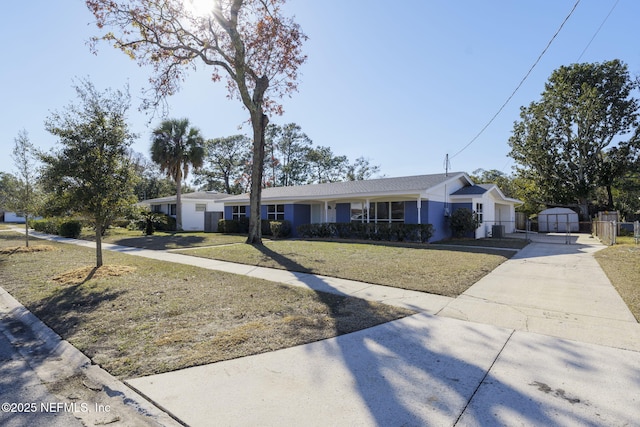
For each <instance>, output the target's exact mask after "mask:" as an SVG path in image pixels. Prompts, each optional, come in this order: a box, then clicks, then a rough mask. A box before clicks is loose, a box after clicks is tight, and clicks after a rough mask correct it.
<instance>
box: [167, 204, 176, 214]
mask: <svg viewBox="0 0 640 427" xmlns="http://www.w3.org/2000/svg"><path fill="white" fill-rule="evenodd" d="M175 214H176V204H175V203H174V204H172V205H169V215H174V216H175Z"/></svg>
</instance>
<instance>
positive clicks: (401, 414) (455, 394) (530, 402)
mask: <svg viewBox="0 0 640 427" xmlns="http://www.w3.org/2000/svg"><path fill="white" fill-rule="evenodd" d="M255 247H256V249H257V250H259V251H260V252H262V253H263V254H264V255H265V256H268V257H269V258H271V259H273V260H275V261H276V262H278V263H279V264H280V265H282V266H283V267H285V268H287V269H293V270H296V271H300V270H304V267H303V266H301V265H298V264H297V263H296V262H295V261H294V260H291V259H289V258H287V257H286V256H284V255H282V254H278V253H276V252H274V251H273V250H271V249H269V248H267V247H264V246H255ZM298 279H299V280H300V281H302V282H304V283H307V284H308V285H309V287H310V288H311V289H319V288H320V289H322V290H323V291H322V292H320V291H318V290H316V293H317V295H318V298H319V299H320V301H322V302H323V303H325V304H326V305H327V307H328V308H329V312H330V313H331V314H332V315H335V310H334V306H335V298H336V295H338V296H343V297H347V295H346V294H344V293H342V292H341V291H339V290H338V289H336V288H335V287H333V286H332V285H331V284H330V283H328V281H327V280H323V279H322V278H319V277H317V276H308V275H300V276H298ZM320 282H322V283H320ZM334 320H335V322H336V332H337V333H346V332H345V331H348V332H351V331H353V328H352V327H351V325H346V324H345V322H347V320H346V318H342V317H340V316H336V317H334ZM383 322H385V321H384V320H381V322H380V323H383ZM510 338H511V331H509V330H505V329H501V328H496V327H492V326H487V325H476V324H472V323H464V322H461V321H456V320H453V319H445V318H439V317H434V316H430V315H427V314H417V315H414V316H410V317H406V318H403V319H400V320H397V321H392V322H387V323H383V324H379V325H378V326H375V327H371V328H368V329H362V330H359V331H356V332H353V333H348V334H345V335H341V336H338V337H336V338H335V339H332V340H324V341H321V342H318V343H314V344H312V345H309V346H307V347H306V349H307V356H308V360H304V361H297V362H296V363H297V364H308V366H316V365H317V366H322V367H323V369H317V379H316V381H317V384H318V387H319V389H318V390H312V391H310V392H309V393H310V395H309V396H306V397H305V399H313V395H314V393H323V391H322V385H323V384H325V383H327V380H326V378H325V377H326V376H327V375H329V376H331V375H335V376H340V375H342V374H343V371H345V372H346V376H347V378H350V379H349V380H348V381H347V383H348V384H349V385H348V386H346V387H348V388H351V389H352V390H354V391H355V392H356V393H357V395H358V399H356V401H357V402H361V404H364V405H365V407H366V412H367V416H366V418H370V419H372V420H373V423H374V425H380V426H387V425H434V426H435V425H454V424H457V423H458V422H459V421H460V423H461V424H462V425H469V424H471V425H480V424H483V425H503V424H504V423H505V422H506V421H505V419H504V418H502V417H501V416H502V415H503V414H504V413H509V414H511V416H512V417H513V416H515V419H520V420H528V422H531V423H533V424H536V425H554V424H556V423H557V419H555V417H552V416H551V415H550V414H553V413H554V411H555V413H556V414H559V413H560V414H563V415H564V416H571V417H573V419H574V420H575V421H576V423H578V424H584V425H590V424H591V422H590V420H589V419H588V418H586V417H585V418H584V419H581V418H580V417H579V416H578V417H576V416H575V414H574V413H573V412H572V407H571V405H573V404H576V403H575V401H574V402H573V403H572V402H569V401H561V400H558V404H557V407H554V408H553V410H551V411H548V408H544V406H542V405H540V404H539V403H538V402H536V401H535V399H532V398H531V395H530V393H528V390H524V391H523V390H520V389H516V388H515V387H513V386H512V385H510V384H508V383H507V382H505V381H502V380H501V379H500V378H497V377H494V376H492V373H491V372H490V370H491V368H492V366H493V364H494V362H495V361H496V358H497V357H498V356H499V355H500V354H501V352H502V350H503V349H504V346H505V345H506V343H507V342H508V341H509V340H510ZM531 351H532V352H533V353H534V354H535V352H538V351H539V352H545V351H547V349H546V348H533V349H531ZM562 357H564V358H565V359H566V360H570V361H571V363H573V364H578V365H582V366H583V368H582V369H583V370H584V371H585V375H588V372H589V370H590V369H592V368H593V369H595V367H589V366H586V361H583V360H581V357H580V355H579V354H578V355H577V354H575V353H571V352H570V349H567V351H566V352H565V353H562ZM327 359H330V360H332V365H333V366H334V368H335V371H333V372H327V371H326V370H325V368H326V366H327V365H326V363H325V362H326V360H327ZM336 359H339V362H337V361H336ZM332 365H329V366H332ZM310 369H312V370H313V371H314V372H315V371H316V369H314V368H310ZM338 383H339V381H338ZM481 385H483V386H485V388H489V387H490V388H492V389H497V390H499V394H500V396H502V398H501V399H494V398H491V397H489V398H486V397H483V399H481V400H480V401H477V400H476V401H474V396H475V395H476V394H477V392H478V390H479V389H480V386H481ZM330 387H335V384H332V385H330ZM532 389H533V388H532ZM325 391H326V392H331V393H344V399H346V400H345V402H352V401H353V400H350V397H349V396H350V393H349V391H348V390H334V389H331V390H325ZM485 395H486V393H485ZM485 395H483V396H485ZM290 403H291V404H295V402H290ZM474 403H475V404H474ZM357 404H358V405H360V403H357ZM563 405H564V406H563ZM354 411H355V412H354V413H357V411H358V410H357V408H354ZM309 415H310V416H312V415H311V414H309ZM318 415H319V414H318ZM508 419H514V418H508ZM508 419H507V420H508ZM350 421H351V422H355V423H358V422H367V423H369V421H368V420H367V419H364V420H363V419H357V420H355V419H352V420H350Z"/></svg>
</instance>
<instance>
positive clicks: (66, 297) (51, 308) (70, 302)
mask: <svg viewBox="0 0 640 427" xmlns="http://www.w3.org/2000/svg"><path fill="white" fill-rule="evenodd" d="M95 270H96V269H95V268H94V269H92V270H91V272H90V273H89V274H88V276H87V277H86V278H85V279H84V280H83V282H82V283H80V284H76V285H71V286H66V287H63V288H61V289H58V290H57V291H56V292H55V293H54V294H53V295H52V296H50V297H47V298H44V299H42V300H41V301H38V302H36V303H34V304H33V306H32V307H30V310H31V311H32V312H33V314H35V315H36V316H37V317H38V318H39V319H41V320H42V321H43V322H44V323H46V324H47V325H55V330H56V332H57V333H58V335H60V336H64V337H68V336H71V335H72V334H74V333H75V332H76V331H77V330H78V329H79V328H82V327H83V326H82V322H83V319H84V315H86V314H89V313H91V312H93V311H94V310H95V309H96V308H98V307H99V306H101V305H103V304H105V303H108V302H111V301H114V300H116V299H117V298H118V297H119V296H120V295H122V294H124V293H126V291H109V290H93V289H90V288H89V287H87V286H86V283H87V282H88V281H89V280H90V279H91V278H92V277H93V275H94V274H95Z"/></svg>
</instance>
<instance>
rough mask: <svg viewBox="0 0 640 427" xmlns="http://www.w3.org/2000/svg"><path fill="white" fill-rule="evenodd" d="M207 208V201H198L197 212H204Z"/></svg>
mask: <svg viewBox="0 0 640 427" xmlns="http://www.w3.org/2000/svg"><path fill="white" fill-rule="evenodd" d="M206 210H207V204H206V203H196V212H204V211H206Z"/></svg>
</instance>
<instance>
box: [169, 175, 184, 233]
mask: <svg viewBox="0 0 640 427" xmlns="http://www.w3.org/2000/svg"><path fill="white" fill-rule="evenodd" d="M176 185H177V186H178V188H177V190H176V231H182V178H180V177H178V179H176ZM169 213H171V211H169Z"/></svg>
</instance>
